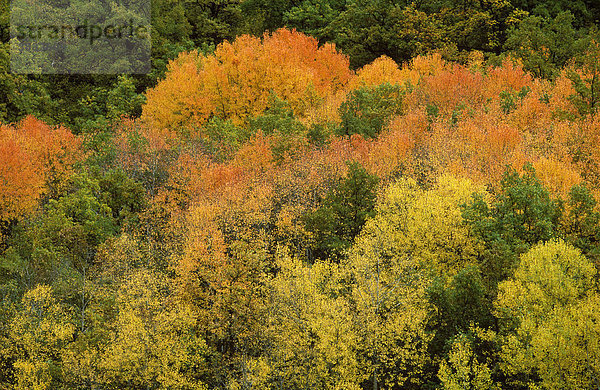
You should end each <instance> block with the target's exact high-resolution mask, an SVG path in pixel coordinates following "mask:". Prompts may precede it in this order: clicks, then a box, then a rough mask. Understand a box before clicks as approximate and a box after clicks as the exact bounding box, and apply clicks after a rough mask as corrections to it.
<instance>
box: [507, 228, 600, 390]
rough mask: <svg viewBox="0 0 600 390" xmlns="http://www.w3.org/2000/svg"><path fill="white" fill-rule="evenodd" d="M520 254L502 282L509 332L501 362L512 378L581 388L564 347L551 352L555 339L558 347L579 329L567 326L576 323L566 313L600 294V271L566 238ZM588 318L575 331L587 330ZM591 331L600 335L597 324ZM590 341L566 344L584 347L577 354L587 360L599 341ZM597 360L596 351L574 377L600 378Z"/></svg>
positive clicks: (525, 382)
mask: <svg viewBox="0 0 600 390" xmlns="http://www.w3.org/2000/svg"><path fill="white" fill-rule="evenodd" d="M520 260H521V261H520V263H519V266H518V267H517V268H516V270H515V273H514V277H513V278H510V279H508V280H506V281H504V282H502V283H501V284H500V285H499V293H498V298H497V300H496V302H495V306H496V310H497V314H496V316H497V317H498V318H499V320H500V321H501V325H502V328H503V329H504V332H505V333H504V341H503V345H502V351H501V358H502V363H501V368H502V370H503V372H504V373H505V374H506V375H507V377H508V383H511V384H514V385H516V386H528V385H534V384H536V383H537V385H542V386H544V387H545V388H561V387H562V386H566V388H573V389H574V388H580V385H578V384H577V382H572V381H571V380H570V379H567V378H568V377H565V376H564V375H563V374H564V373H566V372H565V371H564V366H563V367H562V368H560V367H561V364H563V362H567V361H568V360H564V359H565V358H566V356H565V355H564V350H563V351H559V352H558V354H556V353H555V352H553V353H551V354H550V355H549V354H548V353H549V349H548V348H549V347H550V346H551V345H553V346H554V347H553V348H557V347H558V343H560V340H561V339H563V340H564V339H565V338H567V339H572V337H573V336H572V335H573V333H571V331H566V328H565V326H568V324H569V323H571V322H570V321H571V320H570V319H568V317H566V316H569V315H571V313H574V312H576V311H577V310H581V313H585V312H586V310H588V309H585V308H586V307H588V306H587V305H589V303H590V302H593V301H594V300H597V296H596V282H595V277H596V273H597V271H596V269H595V267H594V265H593V264H592V263H591V262H590V261H589V260H587V259H586V258H585V257H584V256H582V254H581V252H580V251H579V250H577V249H575V248H573V247H572V246H570V245H568V244H566V243H565V242H564V241H562V240H552V241H549V242H546V243H541V244H539V245H536V246H534V247H533V248H532V249H531V250H529V251H528V252H527V253H525V254H523V255H522V256H521V259H520ZM579 305H582V306H579ZM578 315H582V314H578ZM571 318H572V317H571ZM588 324H589V322H588V321H582V323H581V325H579V326H576V327H575V329H576V330H574V333H578V332H580V331H582V330H583V329H581V326H589V325H588ZM563 332H564V333H563ZM590 332H592V333H589V334H588V336H586V337H590V338H593V337H595V332H596V330H595V328H592V330H591V331H590ZM586 344H587V341H585V339H584V340H583V345H582V344H581V342H580V341H577V342H569V343H568V344H566V345H568V346H569V348H573V350H572V352H574V351H578V352H577V354H574V355H573V356H572V357H573V359H574V360H576V359H585V360H584V362H585V361H586V360H587V359H588V356H589V352H591V351H596V349H595V347H594V346H593V345H594V344H592V345H589V344H587V345H586ZM562 348H565V347H564V346H563V347H562ZM562 348H557V349H558V350H560V349H562ZM580 348H582V349H583V351H582V350H581V349H580ZM588 348H591V350H588V356H586V357H582V354H586V353H585V352H584V351H586V349H588ZM594 353H596V352H594ZM592 361H594V357H591V360H590V361H589V362H590V363H589V364H587V366H586V365H583V366H580V367H581V368H579V369H578V370H581V371H579V372H580V373H581V374H582V375H581V377H579V376H577V375H576V376H574V378H580V379H578V380H581V381H583V382H586V381H587V383H590V382H589V381H590V380H593V378H594V375H595V376H596V378H597V372H598V371H597V368H594V365H590V364H591V362H592ZM568 364H569V365H570V364H571V363H568ZM594 370H596V371H594ZM584 387H585V386H584Z"/></svg>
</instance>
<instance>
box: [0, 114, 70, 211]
mask: <svg viewBox="0 0 600 390" xmlns="http://www.w3.org/2000/svg"><path fill="white" fill-rule="evenodd" d="M0 153H1V154H2V158H0V170H1V171H2V174H1V175H0V180H1V182H0V198H1V200H0V220H8V219H11V218H19V217H21V216H23V215H24V214H26V213H28V212H31V211H32V210H33V209H34V208H35V207H36V205H37V202H38V201H39V200H40V199H41V198H42V197H43V196H44V195H49V196H51V195H55V194H57V193H58V192H59V191H61V186H63V185H64V184H65V182H66V180H67V179H68V178H69V176H70V173H71V172H72V171H73V164H75V163H76V162H77V161H79V160H80V159H81V157H82V150H81V141H80V140H79V139H78V138H77V137H76V136H74V135H73V134H72V133H71V132H70V131H69V130H67V129H65V128H64V127H56V128H53V127H51V126H49V125H47V124H45V123H43V122H41V121H39V120H37V119H35V118H33V117H27V118H25V119H23V120H22V121H21V122H19V123H18V124H16V125H14V126H9V125H2V126H0Z"/></svg>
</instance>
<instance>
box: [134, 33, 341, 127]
mask: <svg viewBox="0 0 600 390" xmlns="http://www.w3.org/2000/svg"><path fill="white" fill-rule="evenodd" d="M351 74H352V73H351V71H350V69H349V66H348V58H347V57H345V56H344V55H342V54H340V53H338V52H337V50H336V49H335V46H333V45H332V44H325V45H323V46H319V44H318V42H317V40H316V39H314V38H312V37H309V36H306V35H304V34H302V33H299V32H296V31H293V30H292V31H290V30H285V29H280V30H277V31H276V32H274V33H272V34H265V35H264V37H263V38H262V39H261V38H257V37H253V36H249V35H242V36H240V37H238V38H237V39H236V40H235V41H233V42H224V43H222V44H220V45H219V46H218V47H217V49H216V50H215V52H214V54H210V55H206V56H204V55H201V54H199V53H198V52H190V53H182V54H181V55H180V56H179V57H178V58H177V59H176V60H174V61H172V62H171V63H170V64H169V69H168V72H167V76H166V78H165V79H164V80H162V81H161V82H160V83H159V84H158V85H157V86H156V87H155V88H153V89H151V90H149V91H148V92H147V98H148V101H147V104H146V105H145V106H144V108H143V113H142V118H143V120H144V121H145V122H146V123H148V124H149V125H150V126H151V127H153V128H156V129H164V128H170V129H176V130H182V129H185V130H187V131H189V130H194V129H198V128H200V127H201V126H202V125H203V124H204V123H205V122H206V120H207V119H208V118H209V117H211V116H216V117H219V118H221V119H224V120H227V119H229V120H231V121H233V123H235V124H237V125H244V124H245V121H246V119H247V118H248V117H252V116H256V115H259V114H261V113H262V112H263V111H264V110H265V108H266V107H267V104H268V98H269V95H271V94H273V93H274V94H275V95H277V96H278V97H279V98H281V99H283V100H286V101H288V102H289V104H290V107H291V108H292V110H293V111H294V113H295V114H296V115H299V116H302V115H303V114H304V113H306V111H307V110H308V109H309V108H311V107H313V106H315V105H316V104H317V103H319V102H320V101H321V99H322V98H324V97H326V96H329V95H331V94H333V93H335V92H336V91H338V90H340V89H341V88H343V86H344V85H345V84H346V83H347V81H348V80H349V79H350V76H351Z"/></svg>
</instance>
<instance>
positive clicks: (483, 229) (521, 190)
mask: <svg viewBox="0 0 600 390" xmlns="http://www.w3.org/2000/svg"><path fill="white" fill-rule="evenodd" d="M524 169H525V172H524V173H523V175H522V176H521V175H519V174H518V173H517V172H516V171H514V170H513V169H512V168H508V169H507V171H506V172H505V173H504V176H503V178H502V180H501V183H500V184H501V190H500V192H499V193H498V194H497V195H496V197H495V199H494V200H493V202H492V203H491V204H489V203H488V202H486V201H485V200H484V199H483V198H482V197H481V196H480V195H475V196H474V197H473V199H472V201H471V202H469V203H468V204H465V205H463V217H464V219H465V221H466V222H467V223H468V224H469V225H470V226H471V227H472V229H473V231H474V233H475V234H476V235H478V236H479V237H480V238H481V239H482V240H483V241H484V242H485V246H486V249H485V251H484V253H483V254H482V257H481V259H480V264H481V267H482V272H483V276H484V280H485V281H486V283H487V284H488V286H489V287H491V288H492V289H493V288H494V286H495V285H496V284H497V283H498V282H500V281H501V280H504V279H506V277H508V276H509V275H510V274H511V273H512V271H513V270H514V267H515V266H516V264H517V260H518V256H519V255H520V254H522V253H524V252H526V251H527V249H528V248H530V247H531V246H532V245H535V244H537V243H538V242H540V241H542V242H543V241H547V240H550V239H551V238H554V237H557V235H558V224H559V218H560V216H561V214H562V204H561V202H559V201H558V200H555V199H552V198H551V197H550V193H549V192H548V190H547V189H546V188H544V186H543V185H542V183H541V182H540V181H539V179H538V178H537V177H536V175H535V171H534V169H533V167H531V166H530V165H526V166H525V167H524Z"/></svg>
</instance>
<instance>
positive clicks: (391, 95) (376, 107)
mask: <svg viewBox="0 0 600 390" xmlns="http://www.w3.org/2000/svg"><path fill="white" fill-rule="evenodd" d="M403 96H404V91H403V88H402V87H400V86H399V85H392V84H387V83H386V84H381V85H378V86H375V87H360V88H358V89H356V90H354V91H352V92H350V94H349V96H348V97H347V99H346V101H345V102H344V103H342V105H341V106H340V108H339V113H340V117H341V119H342V123H341V125H340V128H339V129H338V131H337V132H338V134H340V135H348V136H350V135H352V134H360V135H362V136H363V137H365V138H377V136H378V135H379V133H380V132H381V131H382V130H383V129H384V127H385V126H386V125H387V124H388V123H389V121H390V120H391V119H392V118H393V117H394V116H395V115H399V114H401V113H402V98H403Z"/></svg>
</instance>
